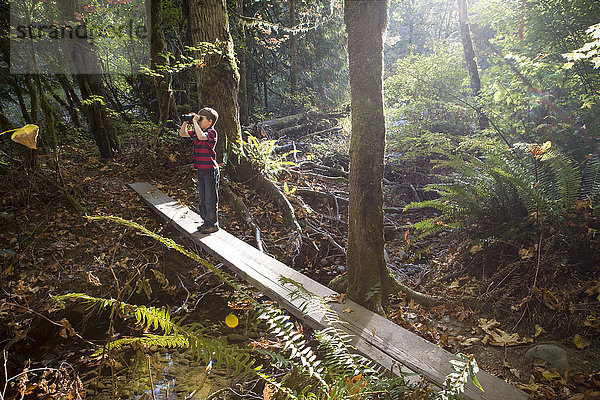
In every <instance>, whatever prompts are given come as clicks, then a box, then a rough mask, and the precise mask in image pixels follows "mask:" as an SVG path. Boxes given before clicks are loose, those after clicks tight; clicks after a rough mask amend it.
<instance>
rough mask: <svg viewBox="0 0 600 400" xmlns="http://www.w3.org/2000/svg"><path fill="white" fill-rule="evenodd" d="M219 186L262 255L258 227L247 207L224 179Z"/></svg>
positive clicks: (262, 250)
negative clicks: (248, 230)
mask: <svg viewBox="0 0 600 400" xmlns="http://www.w3.org/2000/svg"><path fill="white" fill-rule="evenodd" d="M221 185H222V187H223V191H224V195H225V196H226V197H227V198H228V199H229V200H230V201H231V204H232V205H233V207H235V210H236V211H237V213H238V215H240V216H241V217H242V219H243V221H244V223H245V224H246V227H247V228H248V229H250V231H252V232H253V234H254V241H255V245H256V248H257V249H259V250H260V251H261V252H263V253H264V252H265V251H264V249H263V243H262V239H261V236H260V227H259V226H258V224H257V223H256V221H255V220H254V218H252V214H250V210H249V209H248V207H246V204H245V203H244V201H243V200H242V199H240V198H239V196H237V195H236V194H235V193H234V192H233V190H231V186H230V185H229V182H228V181H227V180H226V179H223V180H222V181H221Z"/></svg>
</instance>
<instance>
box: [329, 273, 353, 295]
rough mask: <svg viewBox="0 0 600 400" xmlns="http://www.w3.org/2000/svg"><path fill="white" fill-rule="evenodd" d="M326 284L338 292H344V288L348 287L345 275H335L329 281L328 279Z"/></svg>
mask: <svg viewBox="0 0 600 400" xmlns="http://www.w3.org/2000/svg"><path fill="white" fill-rule="evenodd" d="M327 286H329V288H330V289H332V290H335V291H336V292H338V293H345V292H346V288H347V287H348V280H347V279H346V275H340V276H336V277H335V278H333V279H332V280H331V281H329V284H328V285H327Z"/></svg>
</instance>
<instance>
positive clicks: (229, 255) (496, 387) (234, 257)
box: [130, 182, 527, 400]
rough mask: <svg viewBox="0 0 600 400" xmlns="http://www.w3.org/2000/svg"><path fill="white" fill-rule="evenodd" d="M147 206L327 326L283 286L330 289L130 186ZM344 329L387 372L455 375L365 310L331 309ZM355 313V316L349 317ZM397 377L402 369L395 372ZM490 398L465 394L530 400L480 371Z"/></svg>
mask: <svg viewBox="0 0 600 400" xmlns="http://www.w3.org/2000/svg"><path fill="white" fill-rule="evenodd" d="M130 186H131V187H132V188H133V189H134V190H135V191H136V192H138V193H139V194H140V195H141V197H142V199H143V200H144V202H146V203H147V204H148V205H150V206H151V207H152V208H153V209H154V210H155V211H157V212H158V213H159V214H160V215H161V216H162V217H163V218H165V219H166V220H167V221H168V222H169V223H170V224H172V226H173V227H174V228H176V229H177V230H178V231H180V232H181V233H182V234H183V235H184V236H185V237H187V238H189V239H191V240H193V241H194V242H195V243H197V244H199V245H200V246H201V247H202V249H203V250H204V251H206V252H208V253H209V254H211V255H212V256H214V257H215V258H217V259H219V260H220V261H221V262H222V263H223V264H224V265H225V266H226V267H227V268H228V269H230V270H231V271H233V272H235V273H236V274H237V275H238V276H239V277H240V278H242V279H244V280H246V281H247V282H249V283H250V284H252V285H253V286H255V287H256V288H257V289H259V290H260V291H262V292H263V293H265V294H266V295H267V296H269V297H270V298H271V299H273V300H275V301H277V302H278V303H279V304H280V305H281V306H282V307H283V308H285V309H286V310H287V311H288V312H290V313H291V314H293V315H294V316H296V317H297V318H300V319H301V320H303V321H304V322H305V323H307V324H308V325H309V326H310V327H312V328H314V329H322V328H324V327H326V326H327V320H326V318H325V317H324V316H323V315H308V316H307V315H303V314H302V313H301V311H300V310H299V307H300V306H301V304H300V303H301V302H300V301H298V300H296V301H292V300H291V299H290V294H291V292H292V288H291V287H289V286H285V285H283V284H281V283H280V281H279V277H280V276H282V275H283V276H285V277H287V278H290V279H293V280H294V281H296V282H299V283H301V284H302V285H303V286H304V287H305V288H306V289H307V290H309V291H311V292H312V293H315V294H317V295H319V296H322V297H326V296H330V295H333V294H336V293H335V292H334V291H333V290H331V289H329V288H328V287H326V286H324V285H321V284H320V283H318V282H315V281H313V280H312V279H310V278H308V277H306V276H305V275H303V274H301V273H300V272H298V271H296V270H294V269H292V268H290V267H288V266H287V265H285V264H283V263H281V262H279V261H277V260H275V259H273V258H272V257H269V256H267V255H265V254H264V253H262V252H260V251H258V250H257V249H255V248H254V247H252V246H250V245H249V244H247V243H245V242H243V241H241V240H239V239H237V238H236V237H234V236H233V235H231V234H229V233H227V232H226V231H224V230H223V229H221V230H219V231H218V232H215V233H213V234H211V235H202V234H200V233H198V232H197V231H196V228H197V226H198V225H200V224H201V223H202V219H201V218H200V216H198V215H197V214H196V213H194V212H192V211H191V210H190V209H189V208H187V207H185V206H183V205H181V204H179V203H177V202H176V201H175V200H173V199H172V198H170V197H169V196H167V195H165V194H164V193H163V192H161V191H160V190H158V189H157V188H155V187H154V186H152V185H150V184H148V183H145V182H138V183H134V184H131V185H130ZM330 308H331V309H332V310H334V311H335V312H336V313H337V314H338V316H339V318H340V320H341V321H343V322H344V325H343V328H344V329H345V330H346V331H347V332H349V333H351V334H353V335H354V338H355V339H354V342H353V345H354V346H355V347H356V349H357V350H358V351H359V352H360V353H362V354H364V355H366V356H367V357H369V358H371V359H372V360H373V361H375V362H377V363H378V364H380V365H381V366H382V367H384V368H386V369H388V370H389V369H391V368H392V367H393V366H394V365H403V366H406V367H408V368H410V369H411V370H412V371H415V372H417V373H419V374H422V375H424V376H426V377H427V378H428V379H430V380H431V381H432V382H434V383H436V384H438V385H441V384H442V383H443V381H444V379H445V377H446V375H448V374H449V373H451V372H452V369H451V365H450V360H452V359H456V358H455V357H454V356H453V355H452V354H451V353H449V352H448V351H446V350H444V349H442V348H440V347H438V346H436V345H434V344H432V343H430V342H428V341H426V340H425V339H423V338H421V337H419V336H417V335H415V334H413V333H412V332H410V331H408V330H406V329H404V328H402V327H400V326H398V325H396V324H395V323H393V322H392V321H389V320H387V319H386V318H384V317H382V316H380V315H377V314H374V313H373V312H371V311H369V310H367V309H365V308H364V307H362V306H360V305H358V304H356V303H354V302H352V301H346V302H345V303H344V304H338V303H331V304H330ZM348 309H350V310H351V312H344V310H346V311H347V310H348ZM395 372H397V368H396V369H395ZM477 378H478V379H479V382H480V383H481V385H482V386H483V387H484V389H485V392H482V391H481V390H479V389H478V388H476V387H475V386H474V385H473V384H471V383H469V385H468V386H467V388H466V391H465V397H466V398H468V399H481V400H484V399H507V400H508V399H510V400H513V399H514V400H519V399H526V398H527V395H526V394H525V393H524V392H522V391H521V390H519V389H517V388H515V387H514V386H512V385H510V384H508V383H506V382H504V381H502V380H501V379H499V378H497V377H494V376H492V375H490V374H488V373H487V372H485V371H480V372H479V373H478V374H477Z"/></svg>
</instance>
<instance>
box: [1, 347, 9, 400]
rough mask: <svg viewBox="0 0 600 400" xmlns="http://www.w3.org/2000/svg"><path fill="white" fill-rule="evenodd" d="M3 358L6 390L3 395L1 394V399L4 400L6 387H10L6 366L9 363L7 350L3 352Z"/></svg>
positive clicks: (3, 390)
mask: <svg viewBox="0 0 600 400" xmlns="http://www.w3.org/2000/svg"><path fill="white" fill-rule="evenodd" d="M2 357H4V389H2V393H0V399H1V400H4V395H5V394H6V387H7V386H8V370H7V369H6V364H7V363H8V354H7V352H6V350H2Z"/></svg>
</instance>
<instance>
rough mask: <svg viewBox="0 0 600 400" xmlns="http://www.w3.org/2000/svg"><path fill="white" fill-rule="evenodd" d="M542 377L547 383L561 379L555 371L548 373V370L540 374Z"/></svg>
mask: <svg viewBox="0 0 600 400" xmlns="http://www.w3.org/2000/svg"><path fill="white" fill-rule="evenodd" d="M542 376H543V377H544V379H546V380H547V381H553V380H556V379H560V378H561V376H560V374H559V373H558V372H556V371H548V370H545V371H543V372H542Z"/></svg>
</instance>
